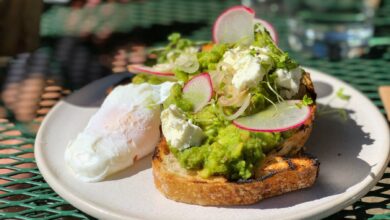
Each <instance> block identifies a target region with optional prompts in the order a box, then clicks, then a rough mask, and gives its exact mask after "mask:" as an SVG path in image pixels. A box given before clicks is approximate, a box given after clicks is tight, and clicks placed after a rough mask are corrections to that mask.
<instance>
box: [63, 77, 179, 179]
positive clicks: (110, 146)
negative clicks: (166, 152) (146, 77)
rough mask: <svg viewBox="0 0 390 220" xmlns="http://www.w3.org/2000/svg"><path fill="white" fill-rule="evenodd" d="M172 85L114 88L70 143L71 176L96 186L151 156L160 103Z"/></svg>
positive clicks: (157, 135) (157, 136)
mask: <svg viewBox="0 0 390 220" xmlns="http://www.w3.org/2000/svg"><path fill="white" fill-rule="evenodd" d="M173 84H174V83H172V82H164V83H162V84H159V85H151V84H148V83H142V84H128V85H121V86H117V87H116V88H114V89H113V91H111V93H110V94H109V95H108V96H107V98H106V99H105V100H104V102H103V104H102V106H101V108H100V109H99V110H98V111H97V112H96V113H95V114H94V115H93V116H92V118H91V119H90V121H89V122H88V125H87V126H86V128H85V129H84V130H83V131H82V132H81V133H80V134H78V136H77V137H76V138H75V140H73V141H71V143H69V145H68V147H67V148H66V151H65V162H66V164H67V166H68V167H69V168H70V170H71V171H72V173H73V174H74V175H75V176H76V177H78V178H79V179H81V180H83V181H86V182H96V181H100V180H103V179H104V178H105V177H107V176H109V175H110V174H113V173H115V172H117V171H120V170H122V169H124V168H126V167H128V166H130V165H132V164H133V163H134V161H135V160H137V159H140V158H142V157H144V156H145V155H148V154H150V153H151V152H152V151H153V150H154V148H155V146H156V144H157V143H158V142H159V140H160V119H159V117H160V108H161V105H160V104H161V103H162V102H164V101H165V99H166V98H167V97H168V96H169V91H170V89H171V87H172V86H173Z"/></svg>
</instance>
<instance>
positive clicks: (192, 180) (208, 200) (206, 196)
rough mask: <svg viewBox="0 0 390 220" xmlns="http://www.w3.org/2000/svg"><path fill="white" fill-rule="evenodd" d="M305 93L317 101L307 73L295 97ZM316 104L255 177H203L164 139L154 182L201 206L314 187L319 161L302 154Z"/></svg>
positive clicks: (155, 157)
mask: <svg viewBox="0 0 390 220" xmlns="http://www.w3.org/2000/svg"><path fill="white" fill-rule="evenodd" d="M305 94H307V95H309V96H310V97H311V98H312V99H313V100H315V98H316V94H315V92H314V87H313V83H312V81H311V79H310V75H309V74H308V73H306V72H305V73H304V74H303V76H302V80H301V85H300V89H299V92H298V94H297V97H296V98H302V97H303V96H304V95H305ZM315 110H316V105H315V103H314V104H313V105H312V106H311V117H309V118H308V119H307V120H306V121H305V123H304V124H303V125H301V126H300V127H298V128H295V129H292V130H290V131H289V132H290V133H291V134H292V135H291V136H290V137H289V138H287V139H286V140H284V141H283V143H281V144H280V146H279V147H276V148H275V149H273V150H272V151H271V152H268V154H267V157H266V160H265V162H264V163H263V165H262V166H261V167H259V169H258V170H256V171H255V178H253V179H249V180H245V181H237V182H231V181H228V180H227V179H226V178H224V177H221V176H220V177H212V178H208V179H203V178H201V177H200V176H199V175H198V173H197V172H196V171H190V170H186V169H184V168H182V167H181V166H180V164H179V162H178V161H177V159H176V158H175V156H174V155H173V154H172V153H170V151H169V147H168V145H167V143H166V141H165V139H164V138H162V140H161V142H160V144H159V145H158V146H157V148H156V150H155V152H154V155H153V160H152V166H153V176H154V183H155V185H156V187H157V189H158V190H160V191H161V192H162V193H163V194H164V195H165V196H166V197H167V198H169V199H172V200H175V201H178V202H184V203H190V204H198V205H247V204H253V203H256V202H258V201H260V200H262V199H265V198H268V197H272V196H277V195H280V194H284V193H287V192H291V191H294V190H298V189H302V188H306V187H309V186H311V185H313V184H314V182H315V180H316V178H317V175H318V170H319V162H318V160H317V159H316V158H313V157H310V156H307V155H303V154H300V153H299V152H303V146H304V144H305V143H306V141H307V139H308V138H309V136H310V133H311V130H312V124H313V120H314V116H315Z"/></svg>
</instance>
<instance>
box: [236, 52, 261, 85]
mask: <svg viewBox="0 0 390 220" xmlns="http://www.w3.org/2000/svg"><path fill="white" fill-rule="evenodd" d="M233 67H234V69H235V70H236V73H235V74H234V76H233V79H232V84H233V85H234V87H236V88H237V89H239V90H243V89H246V88H251V87H254V86H256V85H257V84H258V82H259V81H260V80H262V79H263V77H264V75H265V74H266V72H265V71H263V70H264V69H262V68H261V66H260V64H259V62H258V60H257V59H256V58H255V57H253V56H251V55H250V54H247V55H245V56H243V57H241V58H240V59H239V60H237V61H236V63H235V64H234V65H233Z"/></svg>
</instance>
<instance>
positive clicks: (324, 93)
mask: <svg viewBox="0 0 390 220" xmlns="http://www.w3.org/2000/svg"><path fill="white" fill-rule="evenodd" d="M309 72H310V73H311V76H312V79H313V81H314V83H315V86H316V90H317V93H318V95H319V98H318V103H319V104H326V103H328V102H329V101H330V100H331V97H334V96H335V93H336V91H337V90H338V89H339V88H344V91H345V93H346V94H349V95H351V99H350V101H349V102H345V101H341V100H338V99H334V100H333V101H331V104H330V105H331V106H332V107H337V108H344V109H346V110H347V111H348V112H349V113H348V116H349V119H348V120H346V121H343V120H342V119H341V117H339V116H338V114H337V113H333V114H328V115H323V116H319V117H317V119H316V121H315V124H314V129H313V133H312V136H311V137H310V140H309V142H308V143H307V146H308V152H309V153H311V154H313V155H316V156H317V157H318V158H319V160H320V162H321V166H320V174H319V176H318V179H317V181H316V183H315V185H314V186H313V187H311V188H308V189H304V190H300V191H296V192H292V193H288V194H284V195H282V196H278V197H274V198H270V199H266V200H264V201H262V202H260V203H258V204H256V205H252V206H239V207H202V206H196V205H187V204H182V203H177V202H174V201H171V200H168V199H166V198H165V197H164V196H163V195H161V194H160V193H159V192H158V191H157V190H156V189H155V187H154V185H153V177H152V171H151V168H150V167H151V165H150V160H151V158H150V156H149V157H147V158H144V159H142V160H140V161H138V162H137V163H136V164H135V165H134V166H133V167H131V168H129V169H127V170H126V171H124V172H121V173H119V174H117V175H115V176H113V177H112V178H110V179H109V180H106V181H103V182H99V183H84V182H81V181H79V180H77V179H75V178H74V177H73V176H72V175H71V173H69V171H68V170H67V168H66V167H65V164H64V150H65V147H66V146H67V143H68V142H69V140H71V139H73V138H74V137H75V136H76V134H77V133H78V132H80V131H81V130H82V129H83V128H84V126H85V125H86V123H87V121H88V119H89V118H90V116H91V115H92V114H93V113H94V112H95V111H96V110H97V106H99V103H100V102H101V101H102V99H103V97H104V94H105V90H106V88H107V87H109V86H110V85H113V84H115V83H116V82H118V81H119V80H121V79H122V78H124V77H126V76H125V75H113V76H109V77H106V78H104V79H101V80H99V81H96V82H94V83H92V84H90V85H88V86H86V87H85V88H83V89H81V90H79V91H77V92H75V93H73V94H72V95H71V96H70V97H69V98H68V99H67V100H65V101H61V102H60V103H59V104H58V105H56V107H55V108H54V109H53V110H52V111H51V112H50V113H49V115H48V116H47V117H46V119H45V120H44V122H43V123H42V125H41V129H40V130H39V132H38V135H37V138H36V142H35V156H36V160H37V164H38V167H39V170H40V171H41V173H42V175H43V177H44V178H45V180H46V181H47V182H48V183H49V185H50V186H51V187H53V189H54V190H55V191H56V192H57V193H58V194H59V195H60V196H62V197H63V198H65V199H66V200H67V201H68V202H70V203H71V204H72V205H74V206H75V207H77V208H79V209H81V210H82V211H84V212H86V213H88V214H90V215H92V216H94V217H97V218H103V219H225V220H228V219H259V218H262V219H287V218H288V219H302V218H310V219H312V218H322V217H325V216H328V215H330V214H332V213H335V212H337V211H339V210H341V209H343V208H345V207H346V206H348V205H349V204H351V203H353V202H355V201H356V200H358V199H359V198H360V197H362V196H363V195H365V194H366V193H367V192H368V191H369V190H370V189H371V188H372V187H373V186H374V185H375V183H376V182H377V181H378V180H379V179H380V177H381V176H382V175H383V172H384V170H385V168H386V166H387V163H388V158H389V130H388V127H387V123H386V121H385V120H384V118H383V116H382V114H381V113H380V112H379V111H378V109H377V108H376V107H375V106H374V104H373V103H372V102H371V101H369V100H368V99H367V98H366V97H365V96H363V95H362V94H361V93H360V92H358V91H356V90H355V89H353V88H352V87H351V86H349V85H348V84H346V83H344V82H341V81H339V80H337V79H335V78H333V77H331V76H328V75H326V74H324V73H321V72H319V71H317V70H313V69H309Z"/></svg>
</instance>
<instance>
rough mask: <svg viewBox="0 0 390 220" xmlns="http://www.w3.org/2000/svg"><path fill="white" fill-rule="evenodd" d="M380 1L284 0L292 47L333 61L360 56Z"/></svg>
mask: <svg viewBox="0 0 390 220" xmlns="http://www.w3.org/2000/svg"><path fill="white" fill-rule="evenodd" d="M379 3H380V0H325V1H318V0H286V1H285V5H286V8H287V9H288V13H289V18H288V20H287V23H288V28H289V36H288V41H289V44H290V46H291V48H292V49H293V50H295V51H300V52H302V53H304V54H306V55H308V56H311V57H317V58H324V57H328V58H330V59H332V60H338V59H341V58H353V57H359V56H361V55H363V54H364V53H365V52H366V50H367V49H368V42H369V39H370V38H371V37H372V36H373V33H374V26H373V17H374V12H375V10H376V9H377V7H378V5H379Z"/></svg>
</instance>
